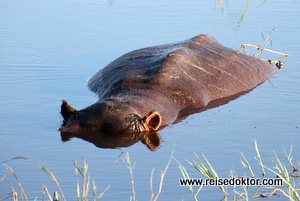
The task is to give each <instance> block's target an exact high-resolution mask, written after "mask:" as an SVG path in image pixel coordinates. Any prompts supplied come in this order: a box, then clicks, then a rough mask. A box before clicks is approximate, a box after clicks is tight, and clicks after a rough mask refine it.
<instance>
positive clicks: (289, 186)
mask: <svg viewBox="0 0 300 201" xmlns="http://www.w3.org/2000/svg"><path fill="white" fill-rule="evenodd" d="M254 149H255V152H256V156H255V157H254V158H255V160H256V161H257V163H256V164H250V163H249V161H248V159H247V158H246V157H245V156H244V154H243V153H241V156H242V159H241V164H242V165H243V166H244V167H245V168H246V169H247V172H248V171H249V172H250V174H251V178H257V177H255V174H254V171H253V168H252V167H253V166H254V165H258V166H259V167H260V169H261V174H258V175H259V177H258V178H261V179H263V178H266V176H269V178H272V177H273V178H279V179H281V180H282V181H283V186H282V187H278V186H268V187H264V186H262V187H261V186H247V185H240V186H239V187H240V190H238V188H237V187H238V186H236V185H234V186H233V192H232V193H229V192H228V190H225V188H224V186H219V188H220V189H221V191H222V192H223V193H224V198H223V199H226V200H234V201H236V200H249V199H254V198H258V197H271V196H274V195H277V196H278V195H281V196H285V197H287V199H288V200H290V201H295V200H298V201H299V200H300V196H299V191H300V189H299V188H300V173H299V169H298V168H296V166H295V165H294V164H293V162H292V156H291V155H292V147H291V148H290V152H289V153H287V152H286V150H285V149H284V148H283V152H284V155H285V156H284V157H278V156H277V154H276V153H275V152H274V156H275V157H267V158H268V159H271V161H272V162H273V164H274V167H268V166H266V165H265V164H264V163H263V158H262V155H261V153H260V151H259V148H258V144H257V142H256V140H254ZM195 155H196V158H197V160H193V162H190V161H188V164H190V165H191V166H192V167H194V168H195V169H196V170H197V171H198V172H199V173H200V176H201V175H202V176H204V177H206V178H208V179H214V178H219V175H218V174H217V172H216V171H215V169H214V168H213V166H212V164H211V163H210V162H209V161H208V160H207V159H206V157H205V156H204V155H202V157H203V158H204V160H201V158H200V157H199V156H198V155H197V154H195ZM264 160H265V159H264ZM176 161H177V160H176ZM177 163H178V167H179V170H180V172H181V174H182V176H183V178H185V179H190V177H189V173H188V172H187V171H186V169H185V167H184V166H183V165H182V164H181V163H180V162H179V161H177ZM297 163H298V166H299V167H300V163H299V162H297ZM297 173H298V174H297ZM231 176H232V177H235V178H241V177H239V176H237V174H236V172H235V171H234V170H231ZM242 177H245V178H246V173H245V174H244V176H242ZM188 188H189V190H190V191H191V193H192V195H193V197H194V200H196V201H197V200H198V198H197V195H198V194H199V191H200V190H201V189H202V188H203V186H200V188H199V190H198V191H197V192H196V193H195V191H194V190H193V186H188ZM253 188H254V190H253ZM250 189H251V191H250ZM260 190H261V192H260ZM252 192H253V193H252ZM250 193H252V194H253V195H252V194H251V195H250ZM229 194H232V195H233V196H232V198H231V197H230V198H229V197H228V195H229Z"/></svg>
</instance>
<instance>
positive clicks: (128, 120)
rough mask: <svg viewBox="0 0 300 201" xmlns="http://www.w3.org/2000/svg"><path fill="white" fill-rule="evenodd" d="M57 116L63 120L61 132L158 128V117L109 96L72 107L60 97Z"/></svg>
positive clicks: (130, 131)
mask: <svg viewBox="0 0 300 201" xmlns="http://www.w3.org/2000/svg"><path fill="white" fill-rule="evenodd" d="M61 115H62V116H63V119H64V122H63V125H62V127H61V128H60V129H59V130H60V131H61V132H80V131H83V130H97V131H102V132H109V133H136V132H150V131H156V130H158V129H159V127H160V126H161V123H162V119H161V116H160V114H159V113H158V112H156V111H151V112H149V113H148V114H147V115H145V116H141V114H140V113H139V112H138V111H137V110H136V109H135V108H134V107H132V106H130V105H129V104H127V102H125V101H121V100H119V99H117V100H116V99H112V100H106V101H101V102H97V103H95V104H93V105H91V106H89V107H87V108H85V109H82V110H75V109H74V108H73V107H72V106H71V105H70V104H69V103H68V102H67V101H65V100H63V101H62V105H61Z"/></svg>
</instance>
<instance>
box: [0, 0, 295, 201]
mask: <svg viewBox="0 0 300 201" xmlns="http://www.w3.org/2000/svg"><path fill="white" fill-rule="evenodd" d="M263 2H264V3H263ZM299 9H300V3H299V1H291V0H289V1H283V0H278V1H275V2H274V1H251V2H250V1H239V2H238V3H237V2H233V1H229V0H228V1H225V2H223V12H222V8H220V6H219V5H218V4H217V6H216V5H215V2H214V1H211V2H209V1H196V0H195V1H193V0H192V1H188V2H186V1H144V0H142V1H141V0H139V1H134V0H132V1H92V0H85V1H83V0H76V1H69V0H63V1H58V0H52V1H48V0H45V1H34V0H31V1H24V0H10V1H4V0H2V1H0V19H1V20H0V94H1V98H0V122H1V123H0V134H1V138H0V144H1V146H0V147H1V148H0V153H1V154H0V161H1V162H3V161H6V160H8V159H10V158H13V157H17V156H25V157H28V158H30V159H31V160H33V161H35V162H37V163H40V164H44V165H45V166H46V167H47V168H48V169H50V170H51V171H52V172H53V174H54V175H55V176H56V178H57V180H58V181H59V182H60V184H61V186H62V189H63V191H64V194H65V196H66V198H67V199H68V200H74V199H75V197H76V193H75V191H76V188H75V184H76V178H75V172H74V167H73V165H72V160H73V159H74V160H77V161H78V162H79V163H80V164H82V161H83V159H85V160H86V161H87V163H88V164H89V172H90V174H91V177H92V178H93V179H94V180H95V183H96V185H97V189H98V192H100V191H102V190H104V189H105V187H106V186H108V185H111V188H110V189H109V191H108V192H107V193H106V194H105V195H104V197H103V200H129V198H130V195H131V184H130V177H129V171H128V169H127V168H126V166H125V165H124V164H123V162H122V161H121V160H119V161H118V162H117V163H116V164H114V165H112V164H113V162H114V161H115V160H116V159H117V158H118V157H119V155H120V153H121V152H129V153H130V157H131V160H132V162H134V161H135V162H136V165H135V168H134V180H135V188H136V193H137V199H138V200H149V199H150V196H151V195H150V188H149V180H150V174H151V171H152V169H153V168H155V173H154V180H153V183H154V189H155V191H156V192H157V190H156V189H157V188H158V184H159V175H160V174H159V170H163V169H164V167H165V165H166V163H167V161H168V159H169V157H170V154H171V152H172V150H173V149H174V150H175V154H174V156H175V157H176V158H177V159H178V160H179V161H181V162H182V163H183V164H184V165H185V166H186V168H187V170H188V171H189V172H190V173H191V175H192V176H193V177H200V178H203V176H200V175H199V174H198V173H197V172H196V171H195V170H194V169H193V168H192V167H190V166H189V165H188V163H186V162H185V159H189V160H193V159H195V156H194V154H193V153H194V152H196V153H198V154H199V155H201V153H204V154H205V156H206V158H207V159H208V160H209V161H210V162H211V163H212V164H213V166H214V168H215V169H216V171H217V172H218V173H219V176H220V177H229V172H230V170H231V169H232V168H233V167H234V169H235V171H236V172H237V173H238V174H239V175H244V173H246V174H247V175H249V173H248V171H247V170H246V169H245V168H244V167H243V166H242V165H241V164H240V162H239V160H240V158H241V156H240V152H243V153H244V154H245V155H246V157H247V158H248V159H249V161H250V163H253V168H254V169H255V172H256V173H257V174H258V175H259V174H260V167H259V166H258V165H257V164H256V162H255V159H254V156H255V150H254V144H253V141H254V140H255V139H256V140H257V142H258V144H259V147H260V151H261V154H262V155H268V156H273V151H276V152H277V153H278V154H279V155H281V156H283V152H282V146H284V147H285V148H287V149H288V148H289V147H290V145H291V144H293V158H294V159H293V160H294V161H295V163H296V161H297V160H298V161H299V158H300V154H299V153H300V144H299V139H300V138H299V133H300V128H299V127H300V122H299V112H300V106H299V102H300V90H299V86H300V79H299V77H300V68H299V67H300V59H299V58H300V57H299V56H300V52H299V46H300V40H299V33H300V25H299V21H300V15H299ZM276 25H277V27H276V29H275V31H274V32H273V33H272V35H271V38H272V47H271V48H272V49H274V50H278V51H280V52H284V53H288V54H290V55H292V56H291V57H290V58H288V59H285V60H284V61H285V62H286V65H285V66H284V68H283V69H282V70H280V71H278V72H276V73H275V74H274V76H272V78H270V80H269V81H267V82H265V83H264V84H262V85H260V86H259V87H257V88H256V89H254V90H253V91H251V92H250V93H247V94H245V95H243V96H241V97H239V98H238V99H236V100H234V101H231V102H230V103H228V104H225V105H223V106H220V107H217V108H213V109H210V110H206V111H204V112H202V113H197V114H193V115H191V116H189V117H188V118H187V119H185V120H183V121H182V122H180V123H178V124H175V125H171V126H168V127H167V128H165V129H163V130H161V131H160V132H159V134H160V136H161V139H162V142H161V145H160V147H159V149H158V150H156V151H150V150H149V149H148V148H147V147H146V146H145V145H144V144H143V143H141V142H138V143H136V144H134V145H133V146H130V147H128V148H119V149H101V148H97V147H96V146H94V145H93V144H91V143H89V142H86V141H83V140H81V139H78V138H73V139H72V140H71V141H69V142H66V143H63V142H62V141H61V138H60V133H59V131H58V130H57V129H58V128H59V127H60V124H61V121H62V118H61V117H60V115H59V111H60V103H61V100H62V99H67V100H68V101H69V102H70V104H72V105H73V106H74V107H75V108H78V109H80V108H83V107H86V106H88V105H90V104H92V103H94V102H95V101H97V97H96V95H94V94H93V93H92V92H90V91H89V90H88V88H87V87H86V81H87V79H88V78H89V77H90V76H91V75H93V74H94V73H95V72H97V71H98V70H99V69H100V68H103V67H104V66H105V65H107V64H108V63H109V62H110V61H112V60H113V59H115V58H117V57H119V56H121V55H122V54H124V53H126V52H128V51H131V50H133V49H137V48H142V47H146V46H152V45H158V44H164V43H169V42H177V41H181V40H185V39H188V38H190V37H193V36H195V35H197V34H200V33H205V34H211V35H213V36H214V37H216V38H217V40H219V41H220V42H221V43H222V44H224V45H226V46H229V47H232V48H235V49H240V45H241V44H244V43H251V44H256V45H259V44H262V42H263V40H262V37H261V35H260V31H262V32H263V33H264V34H265V35H268V33H269V32H270V31H271V30H272V29H273V28H274V27H275V26H276ZM262 57H263V56H262ZM174 144H175V148H174ZM265 163H266V164H268V165H269V166H270V167H272V165H273V164H272V163H271V160H269V159H268V158H265ZM8 164H9V165H10V166H12V167H13V168H14V170H15V172H16V174H17V176H18V177H19V179H20V181H21V182H22V184H23V187H24V189H25V192H26V193H27V195H28V197H29V200H33V199H34V198H35V197H38V200H41V197H42V184H46V185H47V187H48V188H49V190H50V192H53V191H54V190H57V188H55V184H53V182H51V181H50V179H49V178H48V177H47V176H45V175H44V174H43V173H42V172H41V171H40V170H39V169H38V168H36V167H35V166H33V165H32V164H29V163H28V162H26V161H23V160H15V161H11V162H8ZM0 173H1V175H0V177H2V175H4V174H5V167H4V166H3V167H2V168H1V171H0ZM8 175H9V176H7V178H5V180H4V181H3V182H1V183H0V197H2V196H4V195H6V194H8V193H9V192H11V186H14V188H15V189H17V182H16V181H15V179H14V178H13V176H11V174H8ZM271 176H272V175H270V177H271ZM180 177H181V173H180V172H179V169H178V167H177V164H176V162H175V161H172V162H171V164H170V167H169V169H168V171H167V174H166V177H165V180H164V185H163V190H162V194H161V195H160V200H182V198H184V200H192V199H193V198H192V196H191V193H190V192H189V190H188V188H187V187H181V186H179V183H178V179H179V178H180ZM230 196H231V197H229V198H230V199H231V198H232V194H231V195H230ZM222 197H223V194H222V192H221V191H220V190H219V189H218V188H217V187H204V188H203V189H202V191H201V192H200V194H199V196H198V198H199V199H205V200H221V199H222ZM282 199H283V197H282V196H281V197H280V198H277V197H272V198H269V199H268V200H282Z"/></svg>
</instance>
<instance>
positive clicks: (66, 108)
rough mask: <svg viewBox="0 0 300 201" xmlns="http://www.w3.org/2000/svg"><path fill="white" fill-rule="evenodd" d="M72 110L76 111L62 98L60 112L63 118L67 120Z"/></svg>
mask: <svg viewBox="0 0 300 201" xmlns="http://www.w3.org/2000/svg"><path fill="white" fill-rule="evenodd" d="M74 112H76V110H75V109H74V108H73V107H72V106H71V105H70V104H69V103H68V102H67V101H66V100H63V101H62V104H61V110H60V113H61V115H62V116H63V118H64V120H65V121H68V120H69V118H70V116H71V114H72V113H74Z"/></svg>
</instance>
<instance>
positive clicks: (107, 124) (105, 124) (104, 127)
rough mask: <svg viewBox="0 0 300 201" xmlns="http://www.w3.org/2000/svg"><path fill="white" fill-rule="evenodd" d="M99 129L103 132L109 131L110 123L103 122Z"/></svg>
mask: <svg viewBox="0 0 300 201" xmlns="http://www.w3.org/2000/svg"><path fill="white" fill-rule="evenodd" d="M100 130H101V131H103V132H110V131H111V130H112V125H111V124H110V123H104V124H102V126H101V129H100Z"/></svg>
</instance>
